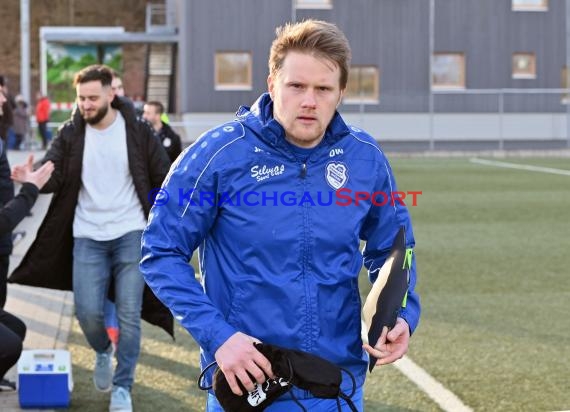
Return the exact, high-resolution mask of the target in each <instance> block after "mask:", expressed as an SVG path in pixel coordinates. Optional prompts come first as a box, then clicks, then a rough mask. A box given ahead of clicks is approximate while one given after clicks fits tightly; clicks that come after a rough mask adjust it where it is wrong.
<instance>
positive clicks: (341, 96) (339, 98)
mask: <svg viewBox="0 0 570 412" xmlns="http://www.w3.org/2000/svg"><path fill="white" fill-rule="evenodd" d="M345 90H346V89H342V90H341V91H340V96H339V97H338V102H336V107H337V109H338V106H340V104H341V103H342V98H343V97H344V91H345Z"/></svg>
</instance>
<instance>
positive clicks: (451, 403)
mask: <svg viewBox="0 0 570 412" xmlns="http://www.w3.org/2000/svg"><path fill="white" fill-rule="evenodd" d="M365 330H366V324H365V323H364V321H362V331H363V333H362V341H363V342H365V343H368V336H367V334H366V333H364V331H365ZM393 365H394V366H395V367H396V369H398V370H399V371H400V373H402V374H403V375H404V376H405V377H406V378H408V379H409V380H411V381H412V382H413V383H415V384H416V386H417V387H419V388H420V390H422V391H423V392H424V393H425V394H426V395H427V396H429V397H430V398H431V399H432V400H433V401H434V402H435V403H437V404H438V405H439V406H440V408H441V409H443V410H444V411H445V412H473V409H471V408H470V407H468V406H467V405H465V404H464V403H463V402H462V401H461V399H459V398H458V397H457V396H456V395H455V394H454V393H453V392H451V391H450V390H449V389H447V388H446V387H445V386H443V385H442V384H441V383H439V382H438V381H437V380H436V379H435V378H434V377H433V376H431V375H430V374H429V373H427V372H426V371H425V370H424V369H423V368H422V367H420V366H418V365H417V364H416V363H415V362H414V361H413V360H411V359H410V358H409V357H408V356H404V357H403V358H402V359H399V360H397V361H396V362H394V363H393Z"/></svg>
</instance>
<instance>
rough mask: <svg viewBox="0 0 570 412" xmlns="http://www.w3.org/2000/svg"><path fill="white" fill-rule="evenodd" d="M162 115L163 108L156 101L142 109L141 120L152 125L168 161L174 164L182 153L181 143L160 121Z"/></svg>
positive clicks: (178, 137) (172, 131) (173, 132)
mask: <svg viewBox="0 0 570 412" xmlns="http://www.w3.org/2000/svg"><path fill="white" fill-rule="evenodd" d="M163 113H164V106H163V105H162V103H160V102H158V101H150V102H147V103H146V104H145V105H144V107H143V118H144V119H146V120H147V121H148V122H149V123H150V124H151V125H152V128H153V129H154V134H155V135H156V136H158V138H159V139H160V142H161V143H162V146H163V147H164V149H165V150H166V153H168V157H170V161H172V162H174V161H175V160H176V158H177V157H178V155H179V154H180V153H181V152H182V142H181V140H180V136H178V134H177V133H176V132H175V131H174V130H172V128H171V127H170V126H169V125H168V124H166V123H164V122H163V121H162V120H161V116H162V114H163Z"/></svg>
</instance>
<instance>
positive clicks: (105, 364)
mask: <svg viewBox="0 0 570 412" xmlns="http://www.w3.org/2000/svg"><path fill="white" fill-rule="evenodd" d="M110 346H111V347H110V349H109V351H107V352H103V353H97V354H96V357H95V370H94V371H93V383H94V384H95V389H97V390H98V391H99V392H109V391H110V390H111V388H112V387H113V354H114V353H115V352H114V350H113V345H110Z"/></svg>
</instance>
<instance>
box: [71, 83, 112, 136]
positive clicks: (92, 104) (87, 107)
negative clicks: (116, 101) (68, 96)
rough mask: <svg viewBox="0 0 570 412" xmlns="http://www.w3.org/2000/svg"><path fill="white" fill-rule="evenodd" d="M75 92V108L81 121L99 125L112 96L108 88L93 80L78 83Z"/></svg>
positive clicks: (107, 109)
mask: <svg viewBox="0 0 570 412" xmlns="http://www.w3.org/2000/svg"><path fill="white" fill-rule="evenodd" d="M75 91H76V92H77V106H78V107H79V112H80V113H81V116H83V119H84V120H85V121H86V122H87V123H89V124H91V125H95V124H97V123H99V122H100V121H101V120H102V119H103V118H104V117H105V115H106V114H107V112H108V111H109V108H110V106H111V101H112V100H113V97H114V94H113V91H112V90H111V87H110V86H103V85H102V84H101V82H100V81H98V80H94V81H91V82H86V83H79V84H78V85H77V86H76V87H75Z"/></svg>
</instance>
